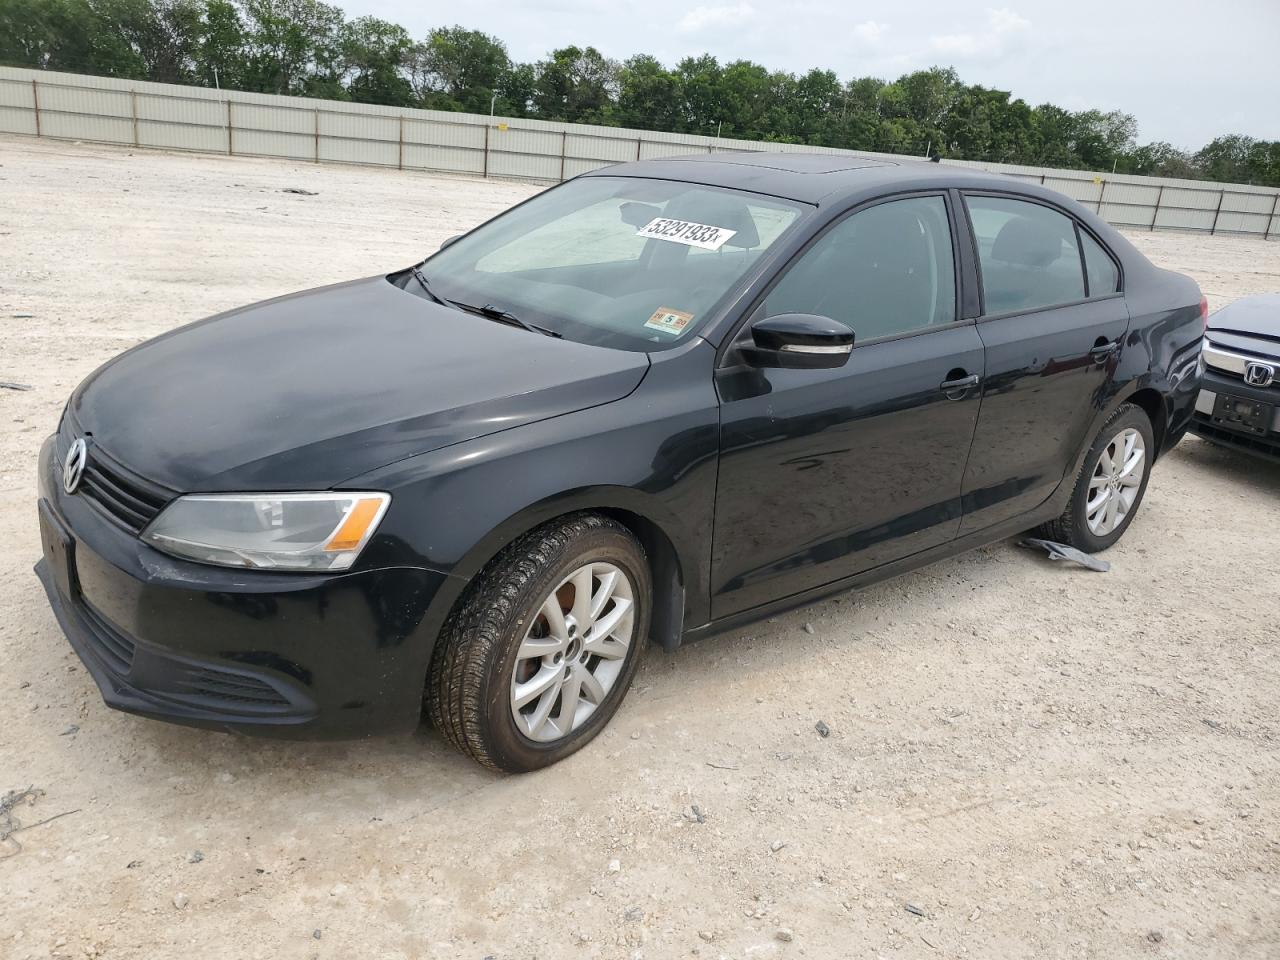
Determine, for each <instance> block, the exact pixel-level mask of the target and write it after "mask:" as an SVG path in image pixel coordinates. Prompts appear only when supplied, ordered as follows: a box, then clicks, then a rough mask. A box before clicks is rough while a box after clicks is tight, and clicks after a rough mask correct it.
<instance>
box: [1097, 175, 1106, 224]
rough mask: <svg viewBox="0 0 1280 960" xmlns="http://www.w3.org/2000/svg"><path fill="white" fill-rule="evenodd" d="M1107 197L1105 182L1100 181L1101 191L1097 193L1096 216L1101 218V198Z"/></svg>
mask: <svg viewBox="0 0 1280 960" xmlns="http://www.w3.org/2000/svg"><path fill="white" fill-rule="evenodd" d="M1106 195H1107V181H1106V180H1103V181H1102V189H1101V190H1099V191H1098V210H1097V213H1098V216H1102V198H1103V197H1105V196H1106Z"/></svg>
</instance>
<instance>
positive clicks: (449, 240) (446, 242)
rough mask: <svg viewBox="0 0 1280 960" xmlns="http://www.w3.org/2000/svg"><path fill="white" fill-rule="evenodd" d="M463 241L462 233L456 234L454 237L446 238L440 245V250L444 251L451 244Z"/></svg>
mask: <svg viewBox="0 0 1280 960" xmlns="http://www.w3.org/2000/svg"><path fill="white" fill-rule="evenodd" d="M461 239H462V234H460V233H455V234H454V235H453V236H452V237H446V238H445V240H444V242H442V243H441V244H440V249H441V250H443V249H444V248H445V247H447V246H449V245H451V244H454V243H457V242H458V241H459V240H461Z"/></svg>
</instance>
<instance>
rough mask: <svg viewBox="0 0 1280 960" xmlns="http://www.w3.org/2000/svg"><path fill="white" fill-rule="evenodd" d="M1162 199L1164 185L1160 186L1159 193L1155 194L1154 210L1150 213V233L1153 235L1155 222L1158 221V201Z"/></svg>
mask: <svg viewBox="0 0 1280 960" xmlns="http://www.w3.org/2000/svg"><path fill="white" fill-rule="evenodd" d="M1163 199H1164V184H1163V183H1162V184H1160V192H1159V193H1157V194H1156V208H1155V210H1154V211H1152V213H1151V232H1152V233H1155V230H1156V221H1157V220H1159V219H1160V201H1161V200H1163Z"/></svg>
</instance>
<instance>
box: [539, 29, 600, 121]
mask: <svg viewBox="0 0 1280 960" xmlns="http://www.w3.org/2000/svg"><path fill="white" fill-rule="evenodd" d="M617 87H618V65H617V64H616V63H614V62H613V61H612V60H610V59H608V58H607V57H605V56H604V54H602V53H601V52H600V51H599V50H597V49H596V48H595V47H562V48H561V49H559V50H553V51H551V57H550V59H548V60H543V61H542V62H540V63H539V64H538V66H537V80H536V81H535V84H534V94H533V105H534V109H535V110H536V112H537V115H538V116H539V117H541V118H543V119H545V120H568V121H570V122H572V123H608V122H610V121H616V117H615V116H614V115H613V111H612V109H611V108H612V106H613V103H614V98H615V97H616V96H617Z"/></svg>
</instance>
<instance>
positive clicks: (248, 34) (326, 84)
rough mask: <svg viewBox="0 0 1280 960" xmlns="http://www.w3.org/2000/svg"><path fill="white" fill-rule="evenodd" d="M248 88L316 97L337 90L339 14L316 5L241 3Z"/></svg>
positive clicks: (289, 0) (312, 0)
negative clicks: (318, 94)
mask: <svg viewBox="0 0 1280 960" xmlns="http://www.w3.org/2000/svg"><path fill="white" fill-rule="evenodd" d="M241 9H242V11H243V15H244V21H245V27H246V29H245V65H244V71H243V75H242V81H241V82H242V83H243V84H244V86H245V88H246V89H250V90H260V91H263V92H265V93H305V92H308V90H310V92H312V93H314V92H316V91H317V89H319V88H324V89H326V90H331V89H332V88H333V87H334V86H338V87H340V86H341V84H340V77H341V74H342V73H343V72H344V71H343V67H342V56H341V51H342V42H341V28H342V24H343V19H344V18H343V15H342V11H341V10H339V9H338V8H337V7H332V6H329V5H328V4H326V3H321V2H320V0H241Z"/></svg>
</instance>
